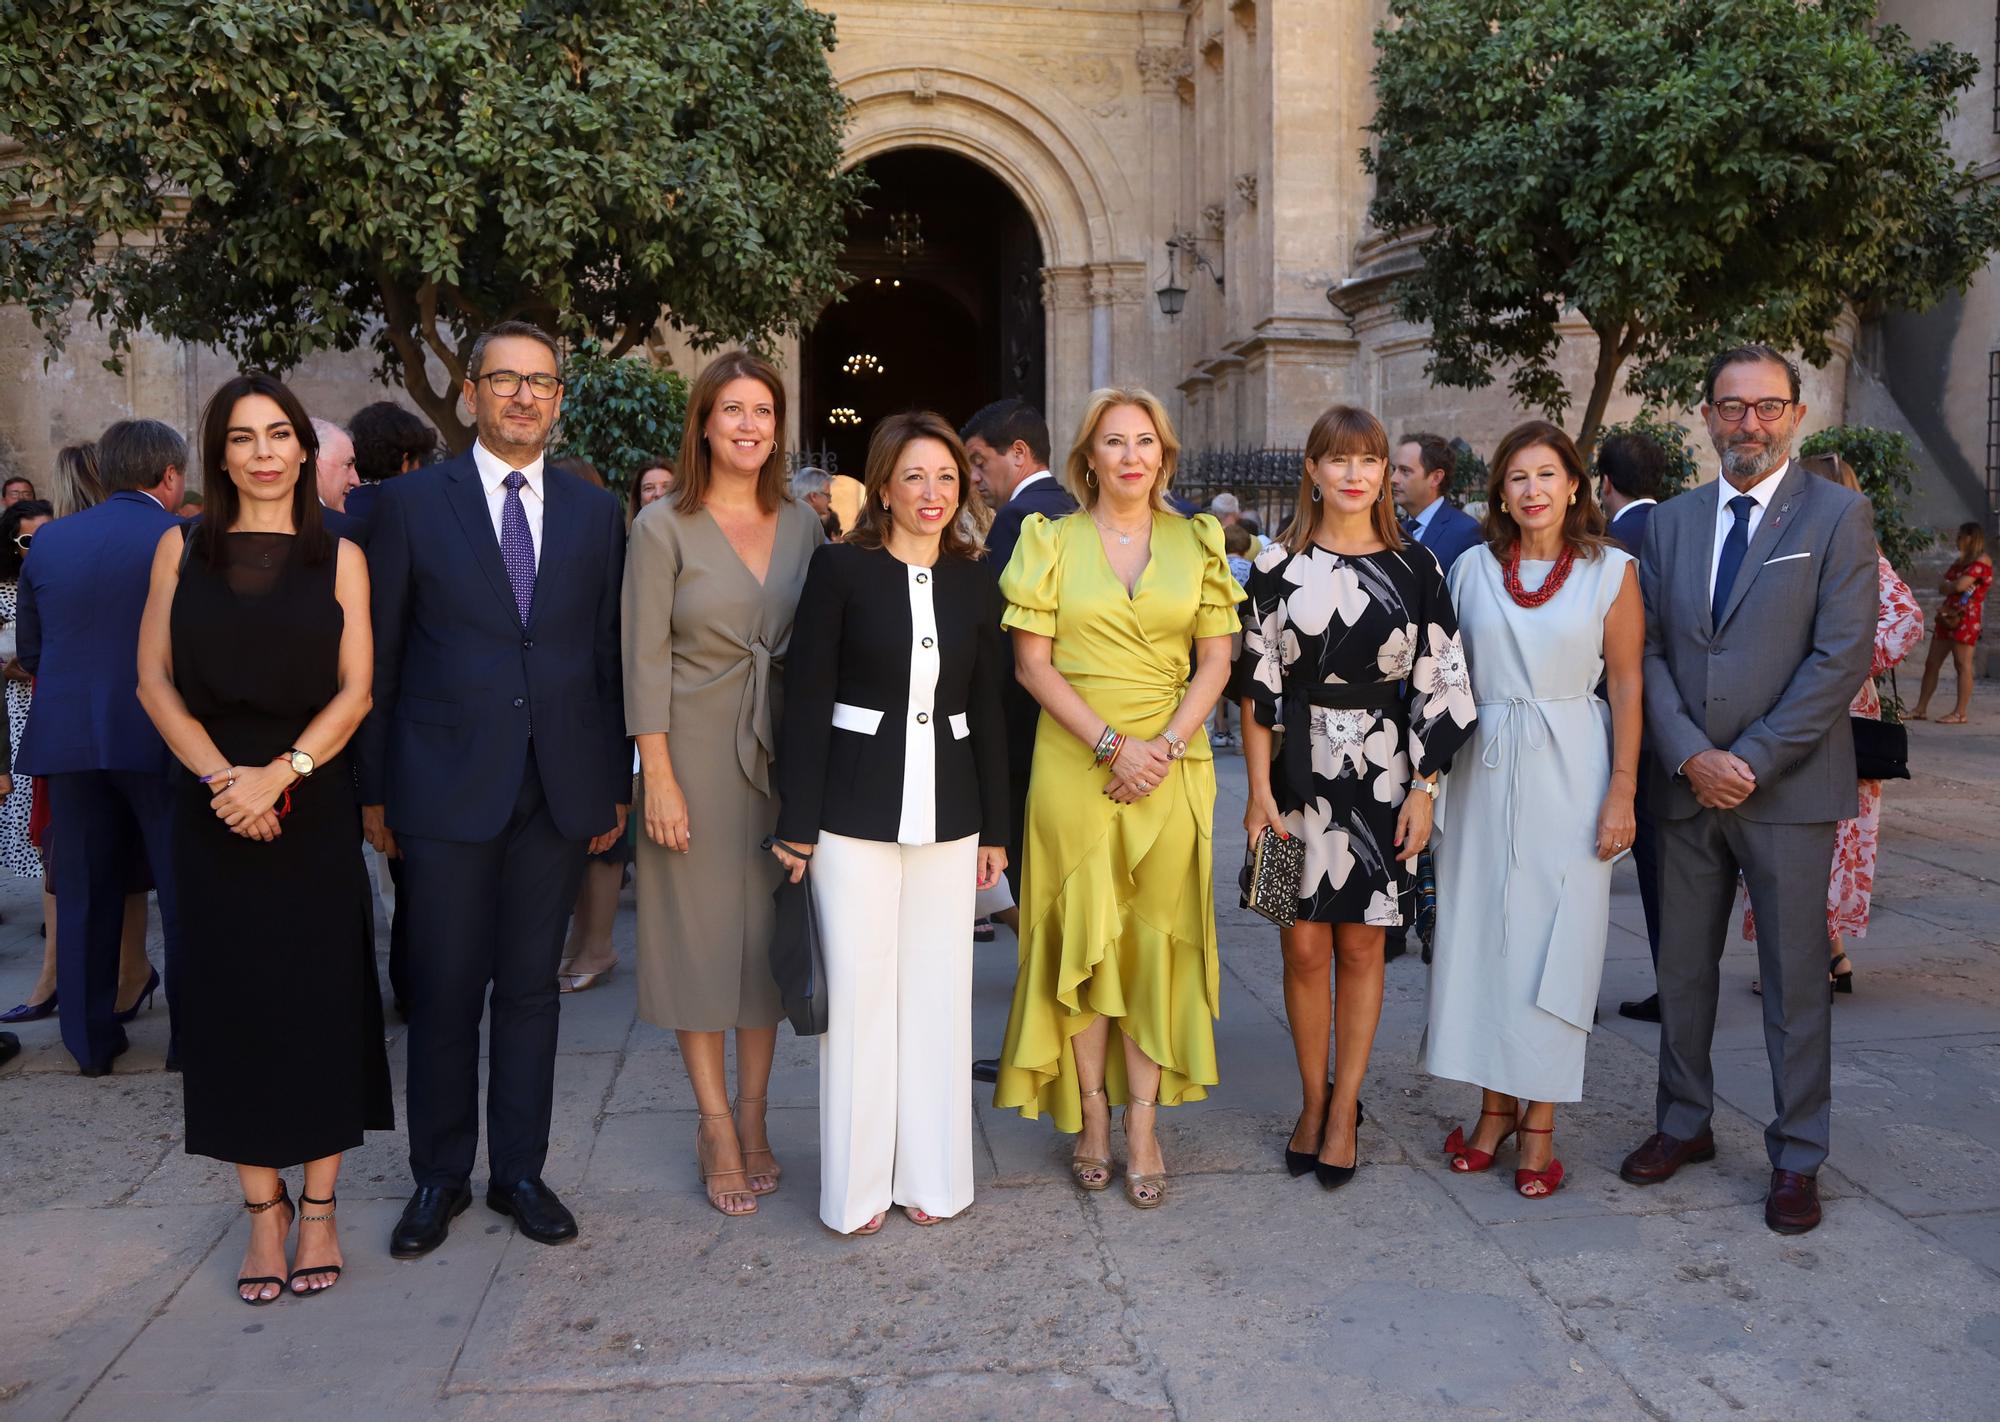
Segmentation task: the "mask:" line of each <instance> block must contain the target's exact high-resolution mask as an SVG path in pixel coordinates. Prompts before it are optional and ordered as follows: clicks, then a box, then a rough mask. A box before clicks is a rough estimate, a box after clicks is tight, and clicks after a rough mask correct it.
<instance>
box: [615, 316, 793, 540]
mask: <svg viewBox="0 0 2000 1422" xmlns="http://www.w3.org/2000/svg"><path fill="white" fill-rule="evenodd" d="M738 378H742V379H746V380H754V381H756V382H757V383H758V384H760V385H762V386H763V387H764V388H765V389H766V390H768V391H770V392H771V425H772V435H771V453H770V455H769V456H768V457H767V458H766V459H765V460H764V467H763V469H761V470H760V471H759V472H758V475H757V503H758V506H759V507H761V508H762V509H763V510H764V512H766V513H776V512H777V511H778V508H779V506H780V505H782V504H785V503H789V502H790V501H791V497H792V496H791V493H790V491H789V490H787V489H786V487H785V485H786V483H787V482H788V476H787V473H786V469H787V465H786V463H785V382H784V381H783V380H782V379H780V378H779V376H778V372H777V369H776V368H775V367H774V366H772V365H771V363H770V362H769V361H767V360H765V359H764V358H763V357H761V356H758V355H755V354H753V353H752V352H750V351H727V352H725V353H724V354H722V355H719V356H717V357H716V358H715V359H714V360H712V361H710V362H709V363H708V364H707V365H706V366H705V367H703V369H702V372H701V374H699V375H697V376H696V377H695V378H694V385H693V386H692V387H691V388H690V389H689V390H688V407H687V427H686V430H685V432H684V433H683V434H682V435H681V460H680V464H679V465H678V466H677V468H676V470H675V473H674V491H673V492H672V493H671V494H669V495H667V497H668V498H670V499H672V500H673V501H674V507H675V508H677V509H679V510H680V511H681V512H682V513H684V514H691V513H698V512H700V510H701V507H702V505H703V504H705V503H707V502H708V486H709V482H710V480H711V478H712V475H711V473H710V466H711V465H712V464H713V463H714V462H715V461H714V459H713V457H712V456H711V455H710V453H709V448H708V417H709V416H710V415H711V414H713V413H714V412H715V402H716V401H717V400H719V399H721V398H722V387H723V386H725V385H727V384H728V383H729V382H730V381H732V380H736V379H738ZM640 472H642V473H643V472H644V471H643V470H642V471H640Z"/></svg>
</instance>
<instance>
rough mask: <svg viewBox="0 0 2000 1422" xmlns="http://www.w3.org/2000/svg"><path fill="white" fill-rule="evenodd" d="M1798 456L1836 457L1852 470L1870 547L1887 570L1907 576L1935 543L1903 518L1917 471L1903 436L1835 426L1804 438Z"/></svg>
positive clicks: (1924, 530)
mask: <svg viewBox="0 0 2000 1422" xmlns="http://www.w3.org/2000/svg"><path fill="white" fill-rule="evenodd" d="M1799 453H1800V454H1801V455H1802V456H1803V455H1813V454H1837V455H1839V456H1840V457H1841V458H1842V459H1845V460H1846V461H1847V462H1848V463H1849V464H1851V465H1853V466H1854V473H1855V477H1856V478H1858V479H1860V480H1861V492H1862V493H1864V494H1866V495H1867V496H1868V502H1869V503H1870V504H1873V505H1874V508H1875V541H1876V543H1878V544H1879V545H1881V548H1882V556H1883V557H1885V558H1887V559H1888V560H1889V563H1890V566H1892V567H1896V568H1900V569H1902V570H1903V571H1904V572H1905V573H1907V572H1908V571H1909V570H1910V568H1911V566H1912V565H1913V564H1914V563H1915V562H1916V558H1917V555H1918V554H1919V553H1922V552H1923V551H1924V550H1925V549H1927V548H1929V547H1930V546H1931V544H1933V543H1935V542H1936V541H1937V538H1936V536H1935V535H1934V534H1932V532H1931V531H1930V530H1929V529H1927V528H1920V527H1918V526H1917V525H1915V524H1913V523H1911V522H1910V521H1909V520H1908V519H1907V518H1906V517H1905V516H1904V515H1905V510H1906V509H1907V508H1908V507H1909V502H1910V492H1911V488H1912V481H1911V475H1912V474H1913V473H1914V472H1915V470H1916V462H1915V460H1913V459H1912V458H1911V457H1910V438H1909V436H1908V435H1906V434H1903V433H1902V432H1901V431H1898V430H1879V429H1875V428H1873V427H1871V426H1868V425H1835V426H1834V427H1833V428H1831V429H1825V430H1821V431H1819V432H1818V433H1817V434H1813V435H1809V436H1808V437H1807V438H1806V439H1805V440H1804V441H1803V442H1801V443H1800V445H1799Z"/></svg>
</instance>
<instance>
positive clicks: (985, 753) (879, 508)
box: [771, 412, 1007, 1234]
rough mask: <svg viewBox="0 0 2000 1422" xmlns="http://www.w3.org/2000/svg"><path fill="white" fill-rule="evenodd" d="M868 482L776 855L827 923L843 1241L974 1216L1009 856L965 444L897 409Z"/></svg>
mask: <svg viewBox="0 0 2000 1422" xmlns="http://www.w3.org/2000/svg"><path fill="white" fill-rule="evenodd" d="M866 473H867V477H866V479H865V481H864V488H865V496H864V499H863V502H862V510H861V516H860V518H859V520H858V521H857V522H856V524H855V526H854V528H853V530H852V531H851V532H850V533H849V534H848V536H847V538H846V539H845V540H844V541H843V542H840V543H833V544H827V545H826V546H825V547H823V548H821V549H819V550H818V551H817V552H816V553H815V554H814V555H813V560H812V564H811V566H810V568H809V569H808V570H807V573H806V583H805V590H804V592H803V593H802V594H801V595H800V599H799V611H798V617H797V620H796V621H795V623H794V624H793V631H792V642H791V649H790V653H789V655H788V658H787V663H786V669H785V716H784V724H783V729H782V732H781V735H780V740H779V749H778V765H777V769H778V791H779V796H780V801H781V804H780V809H779V814H778V830H777V834H776V835H775V836H774V837H773V839H772V842H771V851H772V853H774V854H775V855H777V857H778V860H779V862H780V863H782V864H783V865H784V866H785V868H786V869H787V870H788V871H789V872H790V873H791V875H792V880H793V882H794V883H796V882H798V880H799V879H800V878H801V877H802V876H804V875H805V874H806V872H807V870H808V868H810V870H811V876H812V878H811V882H812V893H813V902H814V905H815V907H816V908H817V910H818V913H819V922H820V932H821V942H822V947H823V949H824V952H825V955H826V991H827V1004H828V1023H827V1030H826V1035H825V1036H824V1037H823V1038H821V1040H820V1172H821V1173H820V1219H821V1220H822V1221H824V1222H825V1224H826V1225H827V1227H828V1228H829V1229H832V1230H835V1231H837V1232H839V1233H841V1234H873V1233H875V1232H876V1231H877V1230H879V1229H881V1227H882V1222H883V1220H884V1219H885V1218H886V1217H887V1214H888V1210H889V1207H890V1206H891V1205H900V1206H901V1207H902V1209H903V1212H904V1213H905V1214H906V1215H907V1216H908V1217H909V1218H910V1220H911V1221H912V1222H914V1223H916V1224H920V1225H929V1224H935V1223H936V1222H937V1221H938V1220H940V1219H948V1218H950V1217H951V1216H953V1215H956V1214H958V1213H959V1212H960V1211H961V1210H963V1209H964V1208H965V1207H966V1206H967V1205H969V1204H971V1203H972V1095H971V1087H970V1076H971V1069H972V919H973V900H974V897H975V894H976V892H977V891H978V890H980V889H986V888H990V887H991V886H992V885H993V884H994V883H995V882H996V881H997V880H998V879H999V878H1000V874H1001V871H1002V870H1003V869H1004V868H1005V867H1006V863H1007V853H1006V850H1005V849H1004V848H1002V847H1001V846H1003V845H1004V844H1005V843H1006V839H1007V751H1006V732H1005V728H1004V725H1003V723H1002V719H1001V716H1002V713H1001V708H1000V678H1001V676H1002V675H1003V672H1004V669H1005V668H1006V666H1007V660H1006V654H1005V651H1004V649H1003V646H1002V643H1001V637H1000V601H999V589H998V585H997V583H996V582H995V580H994V577H993V575H992V573H991V572H990V571H989V570H988V569H986V568H984V567H982V566H981V565H980V563H979V561H978V559H979V557H980V548H979V545H978V544H977V543H976V542H975V541H974V540H973V539H972V537H971V535H970V534H969V533H968V532H967V531H966V528H965V526H964V523H963V522H962V521H961V520H960V518H959V500H960V498H961V497H962V495H963V492H964V490H965V488H966V487H967V484H968V482H969V480H970V470H969V469H968V466H967V463H966V457H965V450H964V448H963V446H961V445H960V443H959V441H958V437H957V435H956V434H955V433H954V431H953V430H952V428H951V426H950V425H949V424H948V423H946V422H945V421H944V420H943V419H942V418H941V417H939V416H937V415H934V414H929V413H923V412H918V413H912V414H904V415H894V416H891V417H890V418H888V419H886V420H884V421H883V422H882V423H881V424H880V425H878V426H877V427H876V430H875V434H874V437H873V439H872V440H871V441H870V443H869V449H868V465H867V471H866Z"/></svg>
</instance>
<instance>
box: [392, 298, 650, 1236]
mask: <svg viewBox="0 0 2000 1422" xmlns="http://www.w3.org/2000/svg"><path fill="white" fill-rule="evenodd" d="M466 369H467V376H466V381H465V390H464V398H465V402H466V404H467V405H468V406H470V407H471V409H472V411H473V415H474V419H475V423H476V424H477V426H478V430H479V435H478V439H477V440H476V441H475V442H474V444H473V446H472V448H471V449H470V450H469V451H467V452H466V453H464V454H461V455H459V456H458V457H456V458H454V459H450V460H447V461H446V462H445V463H443V464H438V465H434V466H432V467H430V468H428V469H421V470H418V471H417V472H415V473H413V474H406V475H404V476H402V477H401V478H399V479H396V480H394V481H393V482H391V483H389V484H387V485H385V486H384V487H383V489H382V492H381V494H380V496H379V498H378V500H377V503H376V508H375V516H374V519H373V522H372V527H371V530H370V534H369V544H368V567H369V577H370V579H371V581H372V584H373V598H374V608H373V621H374V627H375V707H374V710H373V712H372V713H371V714H370V716H369V718H368V721H367V722H366V723H365V725H364V726H363V728H362V734H361V736H360V738H359V746H360V750H359V753H358V755H357V761H358V767H357V768H358V773H359V776H360V780H361V798H362V811H361V813H362V826H363V830H364V832H365V833H366V834H367V836H368V841H369V843H370V844H372V845H373V846H374V847H375V848H376V849H377V850H379V851H381V852H382V853H384V854H389V855H394V854H396V853H397V852H399V851H400V852H401V854H402V856H403V876H402V882H403V891H402V894H401V902H399V903H398V905H397V911H398V913H399V914H407V915H409V918H410V941H411V943H412V944H413V945H414V947H413V950H412V952H411V954H410V961H409V963H408V965H407V968H408V978H409V983H408V987H409V999H408V1006H409V1011H410V1036H409V1088H408V1109H407V1118H408V1121H409V1131H410V1169H411V1173H412V1174H413V1175H414V1176H415V1177H416V1186H417V1188H416V1192H415V1194H413V1195H412V1196H411V1198H410V1202H409V1204H408V1205H407V1206H406V1207H405V1208H404V1210H403V1215H402V1218H401V1220H400V1221H399V1222H398V1223H397V1225H396V1228H395V1231H394V1233H393V1234H392V1235H391V1237H390V1251H391V1252H392V1253H393V1254H395V1255H396V1257H397V1258H400V1259H410V1258H415V1257H416V1256H418V1255H421V1254H426V1253H428V1252H429V1251H431V1250H432V1249H435V1248H436V1247H437V1246H438V1245H439V1244H441V1243H443V1242H444V1238H445V1235H446V1234H447V1232H448V1231H449V1229H450V1227H451V1221H452V1218H453V1217H454V1216H455V1215H457V1214H458V1213H459V1212H461V1211H462V1210H464V1209H465V1207H466V1206H467V1205H468V1204H470V1203H471V1199H472V1195H471V1189H470V1181H471V1176H472V1167H473V1164H474V1160H475V1157H476V1156H477V1154H478V1147H479V1023H480V1016H481V1013H482V1010H483V1009H484V1008H485V1007H486V1000H487V996H488V992H489V989H490V992H491V1027H490V1038H491V1040H490V1044H489V1051H488V1053H487V1055H488V1060H489V1068H488V1073H487V1107H486V1155H487V1162H488V1165H489V1167H490V1183H489V1185H488V1187H487V1192H486V1203H487V1204H488V1205H489V1206H490V1207H491V1208H493V1209H494V1210H497V1211H499V1212H500V1213H502V1214H505V1215H510V1216H512V1217H513V1219H514V1222H515V1223H516V1225H518V1226H519V1228H520V1231H521V1233H522V1234H524V1235H526V1236H527V1237H528V1238H530V1239H533V1240H535V1241H537V1242H539V1243H542V1244H560V1243H562V1242H564V1241H565V1240H570V1239H574V1238H575V1237H576V1220H575V1218H574V1217H573V1216H572V1215H571V1214H570V1212H569V1211H568V1209H566V1208H565V1207H564V1205H563V1203H562V1201H561V1200H559V1199H557V1198H556V1195H555V1193H554V1192H553V1191H551V1190H550V1189H549V1188H548V1186H547V1185H545V1184H544V1183H543V1181H542V1178H541V1177H542V1168H543V1165H544V1162H545V1161H546V1159H547V1156H548V1145H549V1114H550V1109H551V1104H552V1102H553V1099H554V1094H555V1051H556V1028H557V1020H558V1016H559V1013H560V999H559V998H558V996H557V993H556V967H557V965H558V963H559V962H560V960H561V957H562V941H563V928H564V925H565V923H566V922H567V920H568V917H569V910H570V905H571V904H572V903H574V902H575V899H576V891H577V885H578V883H579V882H580V881H581V879H582V877H583V864H584V857H585V855H586V854H587V853H589V852H593V851H598V850H603V849H605V848H608V847H609V846H610V845H611V844H612V843H613V842H614V841H615V840H616V839H617V837H618V836H619V835H620V834H621V833H623V831H624V828H625V815H626V810H627V802H628V801H629V800H630V798H631V790H630V786H631V780H632V775H631V761H630V752H629V751H628V750H627V749H626V747H625V726H624V712H623V697H624V691H623V686H622V678H621V674H620V666H619V649H618V597H619V589H620V583H621V580H622V577H623V572H624V563H625V520H624V516H623V514H622V513H621V511H620V509H619V507H618V501H617V500H616V499H615V498H613V497H612V496H611V495H610V494H609V493H607V492H605V491H604V490H602V489H597V488H593V487H592V486H591V485H589V484H588V483H586V482H584V481H583V480H582V479H579V478H577V477H576V476H574V475H570V474H564V473H561V472H559V471H550V470H546V469H545V468H544V464H543V451H544V448H545V446H546V445H547V443H548V438H549V432H550V430H551V429H552V428H553V427H554V425H555V422H556V417H557V415H558V414H560V413H561V409H562V379H561V376H560V374H559V367H558V361H557V355H556V348H555V343H554V342H553V341H552V340H550V339H549V337H548V336H547V335H546V334H544V333H543V332H541V331H540V330H538V329H536V328H535V327H533V326H530V325H528V324H526V323H525V322H519V321H508V322H503V323H502V324H500V325H498V326H495V327H494V328H493V329H492V330H490V331H488V332H486V333H485V334H484V335H482V336H481V337H480V338H479V339H478V341H477V342H475V343H474V345H473V348H472V354H471V357H470V358H469V360H468V362H467V367H466Z"/></svg>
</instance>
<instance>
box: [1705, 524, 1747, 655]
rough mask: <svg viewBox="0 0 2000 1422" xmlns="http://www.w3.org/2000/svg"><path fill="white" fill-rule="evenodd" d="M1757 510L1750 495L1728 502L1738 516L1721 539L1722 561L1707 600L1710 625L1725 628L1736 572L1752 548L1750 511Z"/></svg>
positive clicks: (1717, 568) (1718, 565) (1716, 570)
mask: <svg viewBox="0 0 2000 1422" xmlns="http://www.w3.org/2000/svg"><path fill="white" fill-rule="evenodd" d="M1756 507H1757V501H1756V500H1755V499H1753V498H1751V497H1750V496H1749V495H1748V494H1738V495H1737V496H1736V497H1735V498H1733V499H1731V500H1730V501H1729V511H1730V512H1731V513H1732V514H1734V515H1736V522H1734V523H1732V524H1730V525H1729V534H1728V536H1727V537H1726V538H1724V539H1723V540H1722V561H1721V562H1719V563H1717V564H1716V565H1715V591H1714V592H1713V593H1711V594H1710V595H1709V599H1708V625H1709V626H1711V627H1720V626H1721V625H1722V609H1723V608H1725V607H1727V606H1728V605H1729V593H1730V590H1731V589H1732V588H1734V587H1735V586H1736V574H1737V571H1738V570H1739V569H1740V568H1742V566H1743V553H1744V550H1745V549H1747V548H1749V546H1750V510H1752V509H1754V508H1756Z"/></svg>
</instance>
